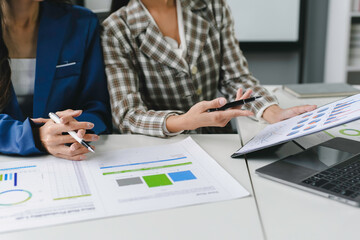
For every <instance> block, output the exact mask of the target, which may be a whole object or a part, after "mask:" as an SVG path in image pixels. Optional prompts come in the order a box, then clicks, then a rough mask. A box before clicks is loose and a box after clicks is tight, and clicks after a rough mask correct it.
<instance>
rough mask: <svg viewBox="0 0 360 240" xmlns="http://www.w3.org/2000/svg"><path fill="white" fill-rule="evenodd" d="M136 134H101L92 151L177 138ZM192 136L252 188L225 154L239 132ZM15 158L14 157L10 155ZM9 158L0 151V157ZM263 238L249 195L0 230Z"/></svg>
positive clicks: (34, 234)
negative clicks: (25, 228) (144, 211)
mask: <svg viewBox="0 0 360 240" xmlns="http://www.w3.org/2000/svg"><path fill="white" fill-rule="evenodd" d="M185 137H186V136H184V135H181V136H177V137H175V138H171V139H160V138H152V137H146V136H140V135H112V136H103V137H102V140H101V141H100V142H98V143H97V144H96V145H97V149H96V151H98V152H101V151H107V150H110V149H124V148H132V147H135V146H150V145H159V144H167V143H171V142H175V141H180V140H182V139H184V138H185ZM192 137H193V139H194V140H195V141H196V142H198V144H199V145H200V146H201V147H203V148H204V149H205V151H207V152H208V153H209V154H210V155H211V156H212V157H213V158H214V159H216V160H217V161H218V163H219V164H220V165H221V166H222V167H223V168H225V169H226V170H227V171H228V172H229V173H230V174H231V175H232V176H234V177H235V179H237V180H238V181H239V183H240V184H242V185H243V186H244V187H245V188H246V189H247V190H248V191H249V192H250V193H251V194H252V187H251V182H250V179H249V174H248V170H247V166H246V162H245V160H244V159H232V158H231V157H230V155H231V154H232V153H233V152H234V151H235V150H237V148H238V147H239V143H240V140H239V136H238V135H236V134H233V135H193V136H192ZM15 159H16V158H14V159H13V160H15ZM8 160H9V158H8V157H5V156H1V155H0V161H8ZM236 238H238V239H240V238H241V239H246V240H248V239H263V231H262V228H261V224H260V220H259V214H258V211H257V207H256V204H255V199H254V197H253V194H252V196H250V197H246V198H242V199H237V200H232V201H226V202H218V203H211V204H204V205H198V206H190V207H182V208H177V209H171V210H163V211H156V212H151V213H143V214H135V215H129V216H119V217H112V218H106V219H99V220H92V221H85V222H79V223H72V224H66V225H59V226H53V227H46V228H38V229H32V230H27V231H18V232H13V233H5V234H0V239H6V240H13V239H14V240H15V239H16V240H19V239H27V240H28V239H52V240H55V239H59V240H64V239H97V240H98V239H124V240H125V239H126V240H129V239H139V240H144V239H216V240H218V239H236Z"/></svg>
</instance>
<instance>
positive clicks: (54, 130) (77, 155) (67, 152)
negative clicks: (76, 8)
mask: <svg viewBox="0 0 360 240" xmlns="http://www.w3.org/2000/svg"><path fill="white" fill-rule="evenodd" d="M81 113H82V111H80V110H78V111H74V110H65V111H61V112H57V113H56V114H57V115H58V116H59V117H60V119H61V123H60V124H57V123H55V122H53V121H52V120H51V119H44V118H37V119H32V121H33V122H35V123H44V125H43V126H41V127H40V129H39V135H40V141H41V143H42V145H43V147H44V148H45V149H46V151H47V152H49V153H50V154H51V155H54V156H55V157H59V158H65V159H69V160H84V159H86V156H85V154H86V153H88V152H89V151H88V149H87V148H85V147H83V146H82V145H81V144H80V143H78V142H77V141H76V140H75V139H74V138H73V137H71V136H70V135H68V134H66V135H63V133H67V132H69V131H75V132H77V134H78V136H79V137H80V138H83V139H84V140H85V141H97V140H99V136H97V135H96V134H85V131H86V130H89V129H92V128H93V127H94V124H93V123H90V122H78V121H77V120H75V119H74V118H75V117H78V116H80V115H81ZM65 144H71V145H70V146H66V145H65ZM92 147H93V146H92Z"/></svg>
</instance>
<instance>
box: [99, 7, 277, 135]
mask: <svg viewBox="0 0 360 240" xmlns="http://www.w3.org/2000/svg"><path fill="white" fill-rule="evenodd" d="M139 1H140V0H131V1H130V3H129V4H128V6H127V7H124V8H122V9H120V10H118V11H117V12H115V13H113V14H112V15H111V16H110V17H109V18H108V19H106V20H105V21H104V23H103V25H104V32H103V35H102V43H103V48H104V58H105V65H106V74H107V77H108V83H109V84H108V86H109V92H110V96H111V107H112V114H113V120H114V124H115V125H116V126H117V127H118V128H119V129H120V130H121V131H122V133H139V134H145V135H151V136H160V137H165V136H166V134H165V133H164V131H163V125H164V122H165V120H166V118H167V117H168V116H169V115H171V114H181V113H184V112H186V111H188V110H189V109H190V107H192V106H193V105H194V104H196V103H198V102H200V101H203V100H212V99H214V98H216V95H217V90H220V92H221V93H223V94H224V95H225V97H226V98H227V99H228V100H229V101H231V100H234V98H235V95H236V91H237V89H239V88H240V87H241V88H243V89H248V88H251V89H252V90H253V91H254V92H255V94H256V95H262V96H264V97H263V98H262V100H261V101H256V102H255V103H252V104H247V105H245V106H244V109H248V110H251V111H253V112H254V113H255V114H257V113H259V111H263V109H264V108H265V107H266V106H269V105H271V104H276V103H277V101H276V99H275V98H274V97H273V96H271V95H270V94H269V93H268V92H267V91H266V90H265V89H264V88H263V87H261V86H260V85H259V82H258V80H256V79H255V78H254V77H253V76H252V75H251V73H250V72H249V70H248V66H247V62H246V59H245V58H244V56H243V54H242V52H241V50H240V48H239V44H238V41H237V40H236V38H235V36H234V25H233V20H232V17H231V14H230V10H229V7H228V6H227V4H226V2H225V1H224V0H208V1H204V0H181V5H182V8H183V20H184V28H185V35H186V44H187V56H186V58H185V59H184V58H179V57H178V56H177V55H176V54H175V52H174V51H173V50H172V49H171V47H170V45H169V44H168V43H167V42H166V40H165V39H164V38H163V35H162V33H161V32H160V30H159V28H158V27H157V26H156V25H155V24H154V23H153V22H152V21H151V19H150V18H149V16H148V15H147V14H146V12H145V10H144V9H143V8H142V6H141V4H140V3H139ZM260 117H261V116H260ZM207 129H208V131H207V132H209V131H210V132H211V130H209V129H211V128H207ZM199 131H201V130H199ZM217 132H219V131H217Z"/></svg>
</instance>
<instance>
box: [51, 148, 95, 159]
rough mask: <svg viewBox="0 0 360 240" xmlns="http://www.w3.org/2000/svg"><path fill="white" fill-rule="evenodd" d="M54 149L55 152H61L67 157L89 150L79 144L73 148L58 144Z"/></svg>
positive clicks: (82, 153)
mask: <svg viewBox="0 0 360 240" xmlns="http://www.w3.org/2000/svg"><path fill="white" fill-rule="evenodd" d="M54 151H56V153H57V154H62V155H65V156H68V157H75V156H78V155H84V154H86V153H88V152H89V150H88V149H87V148H85V147H83V146H82V145H81V147H80V148H78V149H75V150H74V148H71V147H68V146H65V145H59V146H58V147H56V148H54Z"/></svg>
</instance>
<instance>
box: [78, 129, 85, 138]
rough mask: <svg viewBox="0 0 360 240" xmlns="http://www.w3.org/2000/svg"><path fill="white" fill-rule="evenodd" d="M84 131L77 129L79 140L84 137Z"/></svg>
mask: <svg viewBox="0 0 360 240" xmlns="http://www.w3.org/2000/svg"><path fill="white" fill-rule="evenodd" d="M85 133H86V130H85V129H79V131H78V132H77V135H78V137H79V138H83V137H84V136H85Z"/></svg>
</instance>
